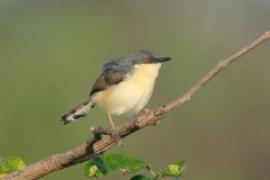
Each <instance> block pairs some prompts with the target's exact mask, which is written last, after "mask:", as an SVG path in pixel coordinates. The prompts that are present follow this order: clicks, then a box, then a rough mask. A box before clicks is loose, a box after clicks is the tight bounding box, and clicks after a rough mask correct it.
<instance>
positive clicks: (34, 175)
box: [3, 31, 270, 180]
mask: <svg viewBox="0 0 270 180" xmlns="http://www.w3.org/2000/svg"><path fill="white" fill-rule="evenodd" d="M269 39H270V31H267V32H265V33H264V34H263V35H261V36H260V37H259V38H258V39H256V40H255V41H253V42H252V43H250V44H249V45H247V46H246V47H244V48H243V49H241V50H240V51H238V52H237V53H235V54H233V55H231V56H230V57H228V58H226V59H222V60H220V61H219V62H218V63H217V64H216V65H215V66H214V67H213V68H211V69H210V70H209V71H208V72H207V73H206V74H205V75H204V76H203V77H202V78H201V79H200V80H199V81H198V82H196V83H195V84H194V86H193V87H192V88H191V89H189V90H188V91H186V92H185V93H184V94H183V95H182V96H180V97H178V98H176V99H175V100H173V101H171V102H169V103H167V104H165V105H162V106H160V107H158V108H156V109H154V110H152V111H150V112H149V113H147V114H145V115H142V116H140V117H138V118H137V119H135V120H134V121H132V122H129V123H127V124H125V125H124V126H122V127H120V128H119V133H120V135H121V137H122V138H124V137H126V136H128V135H130V134H132V133H134V132H135V131H138V130H140V129H142V128H144V127H147V126H150V125H156V124H157V123H158V122H159V121H160V119H161V118H162V117H163V116H164V115H165V114H166V113H167V112H169V111H171V110H172V109H174V108H175V107H177V106H180V105H182V104H184V103H185V102H187V101H189V100H190V99H191V98H192V96H194V95H195V94H196V93H197V91H198V90H199V89H200V88H202V87H203V86H204V85H205V84H206V83H207V82H208V81H210V80H211V79H212V78H213V77H215V75H216V74H217V73H218V72H220V71H221V70H222V69H223V68H225V67H226V66H227V65H229V64H230V63H232V62H234V61H236V60H238V59H239V58H240V57H241V56H243V55H244V54H246V53H247V52H249V51H251V50H252V49H254V48H255V47H257V46H258V45H260V44H262V43H263V42H265V41H267V40H269ZM92 130H93V131H95V132H97V131H98V132H104V133H103V135H101V134H98V133H96V134H95V135H96V136H95V137H94V138H93V139H91V140H88V141H87V142H85V143H83V144H81V145H79V146H78V147H76V148H74V149H71V150H69V151H67V152H65V153H61V154H55V155H52V156H50V157H49V158H47V159H45V160H41V161H38V162H36V163H33V164H31V165H29V166H27V167H25V168H24V169H22V170H20V171H17V172H14V173H11V174H9V175H7V176H5V177H4V178H3V179H5V180H10V179H18V180H24V179H38V178H40V177H43V176H46V175H47V174H50V173H52V172H54V171H57V170H60V169H63V168H66V167H69V166H72V165H74V164H77V163H81V162H84V161H86V160H87V159H89V158H90V157H91V156H92V155H93V154H100V153H103V152H105V151H106V150H108V149H110V148H111V147H112V146H113V145H114V141H113V139H112V138H111V137H110V136H108V135H104V134H110V133H111V132H109V131H107V130H106V129H102V128H97V129H92Z"/></svg>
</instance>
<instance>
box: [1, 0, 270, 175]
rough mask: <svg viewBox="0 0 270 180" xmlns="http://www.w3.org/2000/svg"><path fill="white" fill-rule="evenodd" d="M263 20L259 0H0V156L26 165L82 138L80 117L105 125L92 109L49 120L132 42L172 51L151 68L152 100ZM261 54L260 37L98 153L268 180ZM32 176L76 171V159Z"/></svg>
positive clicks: (265, 1)
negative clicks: (68, 120)
mask: <svg viewBox="0 0 270 180" xmlns="http://www.w3.org/2000/svg"><path fill="white" fill-rule="evenodd" d="M269 17H270V1H269V0H257V1H254V0H236V1H235V0H227V1H214V0H204V1H199V0H181V1H177V0H170V1H164V0H148V1H145V0H136V1H131V0H117V1H100V0H99V1H98V0H92V1H91V0H88V1H86V0H77V1H68V0H65V1H64V0H54V1H50V0H48V1H45V0H1V1H0V82H1V85H0V86H1V93H0V109H1V111H0V155H1V156H8V155H18V156H20V157H22V158H23V159H24V160H25V162H26V163H27V164H29V163H32V162H35V161H37V160H40V159H42V158H45V157H47V156H49V155H51V154H54V153H58V152H63V151H66V150H68V149H70V148H72V147H75V146H77V145H78V144H80V143H82V142H83V141H84V140H85V139H86V138H87V137H89V136H90V132H89V127H90V126H92V125H102V126H108V122H107V119H106V118H105V114H104V113H103V112H102V110H100V109H98V108H96V109H95V110H94V111H92V112H91V114H90V115H89V116H88V117H86V118H84V119H82V120H80V121H78V122H76V123H73V124H71V125H68V126H63V125H62V123H60V122H59V118H60V117H61V115H63V114H64V113H66V112H67V111H68V110H70V108H72V107H73V106H74V105H76V104H78V103H79V102H80V101H82V100H84V99H85V98H86V97H87V96H88V93H89V90H90V87H91V85H92V83H93V82H94V80H95V78H96V76H97V74H98V72H99V67H100V64H102V63H103V62H105V61H107V60H109V59H110V58H113V57H118V56H122V55H126V54H128V53H131V52H134V51H136V50H139V49H147V50H151V51H153V52H154V53H155V54H157V55H164V56H171V57H172V58H173V61H171V62H170V63H166V64H164V66H163V67H162V69H161V73H160V76H159V78H158V81H157V86H156V89H155V92H154V95H153V97H152V99H151V102H150V104H149V107H150V108H154V107H156V106H158V105H160V104H161V103H165V102H167V101H169V100H171V99H173V98H174V97H176V96H178V95H180V94H181V93H183V92H184V91H185V90H187V89H188V88H189V87H191V85H192V84H193V83H194V82H195V81H196V80H198V79H199V78H200V77H201V76H202V75H203V74H204V73H205V72H206V71H207V70H208V69H209V68H210V67H211V66H212V65H214V64H215V63H216V62H217V60H219V59H221V58H223V57H227V56H228V55H230V54H232V53H233V52H235V51H236V50H238V49H239V48H241V47H243V46H244V45H246V44H247V43H249V42H250V41H251V40H253V39H255V38H256V37H257V36H258V35H260V34H261V33H263V32H264V31H266V30H267V29H269V27H270V21H269ZM269 55H270V43H268V44H264V45H263V46H261V47H260V48H258V49H256V50H254V51H252V52H251V53H249V54H248V55H246V56H244V57H242V60H240V61H238V62H236V63H235V64H233V65H232V66H230V67H228V68H227V69H225V70H224V71H223V72H222V73H221V74H219V75H218V76H217V77H216V78H215V79H213V80H212V81H211V82H210V83H209V84H208V85H207V86H206V87H204V88H203V89H202V90H201V91H200V92H199V93H198V94H197V96H196V97H195V98H194V99H193V100H192V101H191V102H189V103H187V104H185V105H184V106H182V107H181V108H178V109H176V110H174V111H173V112H171V113H169V114H168V115H167V116H166V119H165V120H164V121H162V122H161V124H160V125H159V126H157V127H150V128H147V129H145V130H143V131H140V132H139V133H136V134H134V135H132V136H130V137H128V138H127V139H126V140H125V141H124V147H122V148H120V147H114V148H113V149H112V150H111V151H110V152H126V153H130V154H132V155H135V156H138V157H141V158H143V159H145V160H146V161H148V162H150V163H151V164H152V165H153V166H155V167H162V166H164V165H165V164H167V163H170V162H174V161H175V160H181V159H185V160H187V163H188V167H187V170H186V172H185V173H184V175H183V178H182V179H189V180H197V179H201V180H216V179H219V180H228V179H230V180H241V179H243V180H254V179H260V180H268V179H269V177H270V175H269V166H270V139H269V137H270V111H269V107H270V96H269V91H270V78H269V77H270V71H269V67H270V61H269V60H270V59H269V57H270V56H269ZM115 119H119V120H118V121H117V124H118V125H120V124H123V123H125V122H126V121H127V120H131V119H130V118H115ZM43 179H48V180H61V179H85V177H84V175H83V165H78V166H74V167H72V168H68V169H65V170H62V171H59V172H56V173H53V174H51V175H49V176H47V177H45V178H43ZM103 179H105V180H106V179H107V180H109V179H119V180H122V179H123V180H124V179H127V177H123V176H122V175H120V174H119V173H114V174H113V175H110V176H108V177H105V178H103Z"/></svg>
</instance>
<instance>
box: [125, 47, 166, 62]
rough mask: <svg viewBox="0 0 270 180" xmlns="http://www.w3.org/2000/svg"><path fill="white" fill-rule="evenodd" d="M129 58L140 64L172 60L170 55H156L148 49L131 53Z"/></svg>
mask: <svg viewBox="0 0 270 180" xmlns="http://www.w3.org/2000/svg"><path fill="white" fill-rule="evenodd" d="M129 59H131V60H132V63H133V64H134V65H137V64H138V65H139V64H158V63H163V62H166V61H169V60H171V58H170V57H158V56H154V55H153V53H152V52H150V51H146V50H140V51H137V52H135V53H134V54H131V55H129Z"/></svg>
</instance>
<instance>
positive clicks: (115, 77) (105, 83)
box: [90, 69, 126, 96]
mask: <svg viewBox="0 0 270 180" xmlns="http://www.w3.org/2000/svg"><path fill="white" fill-rule="evenodd" d="M125 78H126V73H123V72H121V71H115V70H110V69H108V70H106V71H104V72H103V73H102V74H101V75H100V76H99V77H98V79H97V80H96V82H95V84H94V86H93V87H92V90H91V92H90V96H92V95H93V94H95V93H97V92H99V91H103V90H106V89H107V88H108V87H109V86H112V85H115V84H118V83H120V82H122V81H123V80H124V79H125Z"/></svg>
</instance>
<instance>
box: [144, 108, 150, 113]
mask: <svg viewBox="0 0 270 180" xmlns="http://www.w3.org/2000/svg"><path fill="white" fill-rule="evenodd" d="M142 111H143V112H144V113H149V112H150V111H151V110H150V109H148V108H143V109H142Z"/></svg>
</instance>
